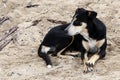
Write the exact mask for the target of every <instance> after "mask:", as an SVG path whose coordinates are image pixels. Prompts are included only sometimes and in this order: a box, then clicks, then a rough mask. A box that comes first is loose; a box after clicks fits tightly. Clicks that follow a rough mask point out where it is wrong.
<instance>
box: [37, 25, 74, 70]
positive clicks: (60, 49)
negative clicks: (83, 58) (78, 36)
mask: <svg viewBox="0 0 120 80" xmlns="http://www.w3.org/2000/svg"><path fill="white" fill-rule="evenodd" d="M69 25H70V23H68V24H64V25H59V26H56V27H54V28H52V29H51V30H50V31H49V32H48V33H47V34H46V35H45V37H44V39H43V41H42V43H41V44H40V46H39V49H38V55H39V56H40V57H41V58H42V59H43V60H44V61H45V62H46V65H47V67H48V68H51V67H52V62H51V59H50V57H49V54H51V55H52V56H57V54H62V53H64V52H65V51H66V50H67V48H68V47H69V46H70V45H71V44H72V42H73V39H74V37H73V36H70V35H68V34H67V31H66V30H65V29H66V28H67V27H68V26H69Z"/></svg>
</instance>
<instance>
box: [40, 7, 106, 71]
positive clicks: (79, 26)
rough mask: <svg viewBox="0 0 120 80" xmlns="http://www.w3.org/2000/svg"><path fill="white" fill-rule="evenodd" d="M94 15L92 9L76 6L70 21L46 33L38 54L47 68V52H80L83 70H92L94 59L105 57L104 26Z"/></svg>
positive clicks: (49, 65)
mask: <svg viewBox="0 0 120 80" xmlns="http://www.w3.org/2000/svg"><path fill="white" fill-rule="evenodd" d="M96 16H97V13H96V12H94V11H88V10H85V9H83V8H78V9H77V10H76V12H75V15H74V16H73V19H72V21H71V23H69V24H66V25H60V26H57V27H54V28H52V29H51V30H50V31H49V32H48V33H47V34H46V36H45V38H44V40H43V42H42V43H41V45H40V47H39V49H38V55H39V56H40V57H41V58H43V59H44V60H45V61H46V64H47V66H48V68H51V65H52V63H51V60H50V58H49V56H48V54H50V53H51V54H52V55H53V56H56V55H57V54H58V53H63V52H65V51H66V50H69V49H71V50H75V51H79V52H81V59H82V61H83V63H84V72H89V71H92V70H93V66H94V64H95V63H96V61H97V60H98V59H100V58H104V57H105V54H106V45H107V39H106V27H105V25H104V24H103V23H102V22H101V21H100V20H99V19H97V18H96ZM89 55H92V56H90V57H89Z"/></svg>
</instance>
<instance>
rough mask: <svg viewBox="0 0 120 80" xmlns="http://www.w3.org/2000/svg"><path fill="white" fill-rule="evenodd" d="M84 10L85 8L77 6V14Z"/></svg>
mask: <svg viewBox="0 0 120 80" xmlns="http://www.w3.org/2000/svg"><path fill="white" fill-rule="evenodd" d="M84 10H85V9H84V8H77V9H76V11H75V14H78V13H79V12H81V11H84Z"/></svg>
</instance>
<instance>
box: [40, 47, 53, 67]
mask: <svg viewBox="0 0 120 80" xmlns="http://www.w3.org/2000/svg"><path fill="white" fill-rule="evenodd" d="M38 56H40V57H41V58H42V59H43V60H44V61H45V62H46V65H47V67H48V68H51V67H52V63H51V60H50V57H49V55H48V54H47V53H45V52H42V51H41V46H40V47H39V49H38Z"/></svg>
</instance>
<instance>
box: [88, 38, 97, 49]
mask: <svg viewBox="0 0 120 80" xmlns="http://www.w3.org/2000/svg"><path fill="white" fill-rule="evenodd" d="M96 44H97V41H96V40H94V39H89V40H88V45H89V48H93V47H95V46H96Z"/></svg>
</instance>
